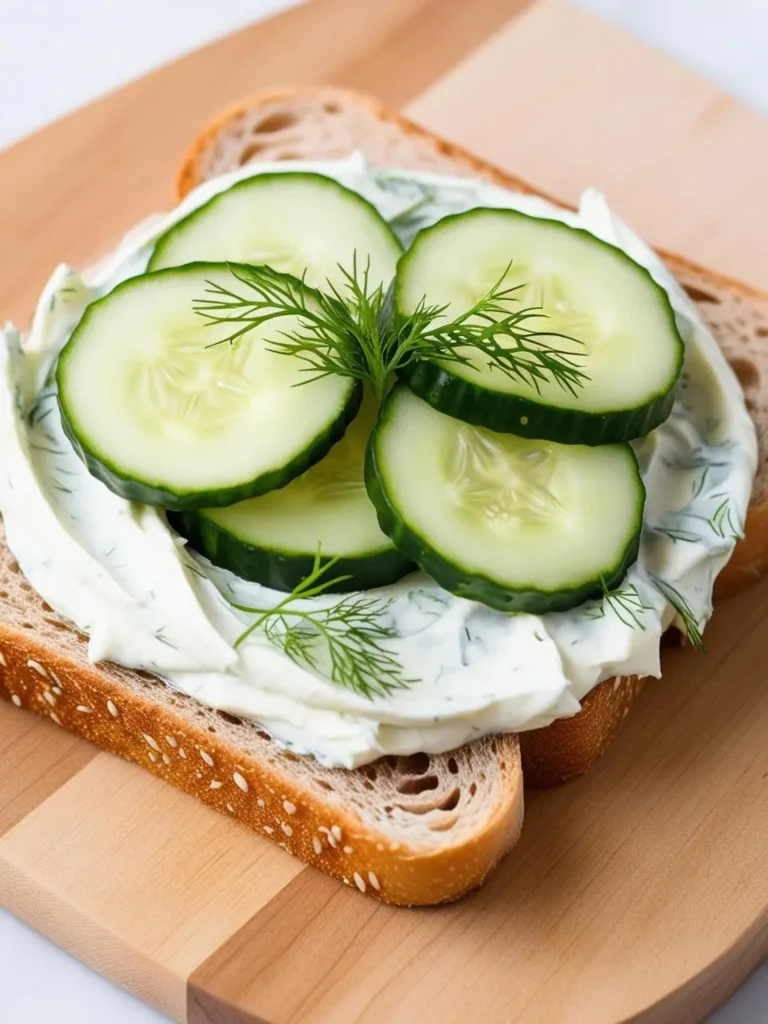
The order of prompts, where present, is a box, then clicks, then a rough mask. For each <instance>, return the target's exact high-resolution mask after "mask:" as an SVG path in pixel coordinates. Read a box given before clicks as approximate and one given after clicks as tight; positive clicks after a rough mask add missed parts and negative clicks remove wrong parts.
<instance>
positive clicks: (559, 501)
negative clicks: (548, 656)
mask: <svg viewBox="0 0 768 1024" xmlns="http://www.w3.org/2000/svg"><path fill="white" fill-rule="evenodd" d="M366 485H367V487H368V493H369V495H370V496H371V500H372V501H373V503H374V505H375V506H376V509H377V512H378V514H379V523H380V525H381V528H382V529H383V530H384V532H385V533H386V534H387V535H388V536H390V537H391V538H392V539H393V541H394V542H395V544H396V545H397V546H398V548H400V550H401V551H403V553H404V554H406V555H408V556H409V557H410V558H411V559H413V561H414V562H416V563H417V564H418V565H419V566H420V567H421V568H422V569H423V570H424V571H425V572H427V573H429V575H430V576H432V577H433V579H435V580H436V581H437V582H438V583H439V584H440V586H442V587H443V588H444V589H445V590H448V591H450V592H451V593H454V594H457V595H459V596H461V597H465V598H470V599H472V600H475V601H480V602H482V603H484V604H487V605H490V606H491V607H493V608H498V609H501V610H503V611H527V612H535V613H537V614H541V613H544V612H548V611H560V610H565V609H568V608H572V607H575V606H576V605H578V604H581V603H582V602H583V601H585V600H587V599H588V598H590V597H594V596H597V595H598V594H599V593H600V592H601V589H602V587H603V586H607V587H612V586H615V585H616V584H617V583H618V582H619V581H620V580H621V579H622V578H623V576H624V574H625V573H626V571H627V569H628V567H629V566H630V565H631V564H632V562H634V560H635V559H636V557H637V551H638V545H639V540H640V531H641V528H642V514H643V504H644V500H645V490H644V487H643V484H642V481H641V479H640V473H639V470H638V466H637V460H636V458H635V455H634V452H633V451H632V449H631V447H630V446H629V445H627V444H618V445H603V446H601V447H596V448H591V447H587V446H583V445H558V444H556V443H554V442H549V441H533V440H528V439H524V438H520V437H516V436H514V435H511V434H494V433H492V432H490V431H487V430H485V429H483V428H477V427H474V426H471V425H469V424H466V423H462V422H461V421H459V420H456V419H453V418H452V417H449V416H446V415H444V414H443V413H439V412H437V411H436V410H434V409H432V408H431V407H430V406H429V405H427V403H426V402H423V401H422V400H421V399H419V398H417V397H416V396H415V395H414V394H413V393H412V392H411V391H410V390H408V389H407V388H406V387H404V386H403V385H398V386H397V387H396V388H395V389H394V390H393V391H392V392H391V393H390V395H389V397H388V398H387V400H386V402H385V405H384V408H383V410H382V414H381V418H380V420H379V423H378V425H377V427H376V429H375V431H374V433H373V435H372V437H371V441H370V444H369V447H368V456H367V462H366Z"/></svg>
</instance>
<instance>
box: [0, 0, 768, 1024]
mask: <svg viewBox="0 0 768 1024" xmlns="http://www.w3.org/2000/svg"><path fill="white" fill-rule="evenodd" d="M295 2H297V0H213V2H212V0H130V2H129V3H118V2H117V0H68V2H59V0H0V149H2V148H3V147H5V146H7V145H10V144H11V143H12V142H14V141H15V140H16V139H18V138H21V137H22V136H23V135H25V134H27V133H28V132H31V131H34V130H35V129H36V128H40V127H41V126H42V125H44V124H46V123H47V122H49V121H51V120H53V119H54V118H56V117H59V116H60V115H62V114H64V113H66V112H68V111H70V110H72V109H73V108H75V107H78V106H81V105H82V104H84V103H88V102H89V101H90V100H91V99H93V98H95V97H96V96H98V95H99V94H101V93H103V92H106V91H108V90H110V89H113V88H115V87H116V86H119V85H121V84H123V83H124V82H126V81H128V80H130V79H132V78H135V77H137V76H138V75H141V74H144V73H145V72H147V71H149V70H151V69H152V68H154V67H156V66H158V65H159V64H162V63H164V62H166V61H168V60H171V59H173V58H174V57H177V56H179V55H180V54H182V53H184V52H187V51H189V50H191V49H193V48H195V47H196V46H199V45H201V44H203V43H205V42H208V41H210V40H211V39H213V38H215V37H216V36H221V35H224V34H225V33H227V32H230V31H232V30H233V29H236V28H239V27H241V26H243V25H246V24H248V23H249V22H251V21H253V20H255V19H257V18H259V17H263V16H266V15H267V14H269V13H271V12H273V11H276V10H279V9H281V8H283V7H288V6H290V5H291V4H292V3H295ZM579 2H580V3H581V5H582V6H584V7H586V8H589V9H590V10H592V11H593V12H595V13H597V14H602V15H605V16H606V17H609V18H611V19H612V20H614V21H616V22H618V23H619V24H620V25H622V26H623V27H624V28H625V29H627V30H628V31H630V32H632V33H634V34H635V35H637V36H638V37H640V38H641V39H643V40H645V41H646V42H648V43H650V44H652V45H654V46H658V47H660V48H661V49H664V50H667V51H668V52H669V53H672V54H673V55H674V56H676V57H677V58H678V59H680V60H682V61H684V62H686V63H688V64H690V65H692V66H693V67H696V68H697V69H698V70H699V71H701V72H702V73H703V74H705V75H707V76H709V77H710V78H711V79H712V80H714V81H716V82H718V84H719V85H721V86H722V87H723V88H725V89H728V90H730V91H731V92H733V93H734V94H736V95H737V96H739V97H741V99H743V100H744V101H745V102H747V103H750V104H752V105H753V106H755V107H756V108H757V109H760V110H763V111H765V112H766V113H768V0H579ZM767 184H768V183H767ZM0 1021H2V1022H4V1024H5V1022H7V1024H43V1022H45V1024H48V1022H49V1021H50V1022H54V1021H55V1022H56V1024H162V1022H165V1021H167V1018H166V1017H164V1016H163V1015H162V1014H159V1013H157V1012H156V1011H154V1010H151V1009H150V1008H149V1007H147V1006H145V1005H144V1004H143V1003H140V1002H139V1001H138V1000H136V999H134V998H133V997H132V996H130V995H128V994H127V993H125V992H123V991H122V990H121V989H118V988H116V987H115V986H114V985H112V984H111V983H110V982H108V981H105V980H104V979H103V978H101V977H100V976H99V975H97V974H95V973H94V972H93V971H91V970H89V968H87V967H84V966H83V965H82V964H80V963H79V962H78V961H76V960H75V959H73V958H72V957H70V956H69V955H68V954H67V953H65V952H63V951H62V950H60V949H59V948H58V947H57V946H54V945H53V944H52V943H50V942H48V941H47V940H46V939H44V938H42V937H41V936H40V935H38V934H37V933H36V932H34V931H32V929H30V928H28V927H27V926H26V925H24V924H22V923H21V922H20V921H18V920H16V919H15V918H13V917H12V916H11V915H10V914H8V913H6V912H5V911H3V910H1V909H0ZM585 1024H586V1022H585ZM670 1024H674V1022H670ZM710 1024H768V965H765V966H763V967H762V969H760V970H759V971H758V972H757V973H756V974H755V975H753V977H752V978H751V979H750V980H749V981H748V982H747V983H746V984H745V985H744V986H743V988H742V989H740V990H739V992H737V993H736V994H735V995H734V996H733V998H732V999H731V1000H729V1002H728V1003H727V1004H726V1005H725V1006H724V1007H723V1008H722V1009H721V1010H719V1011H718V1012H717V1013H716V1014H714V1016H713V1017H712V1018H711V1019H710Z"/></svg>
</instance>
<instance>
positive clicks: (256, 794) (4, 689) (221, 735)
mask: <svg viewBox="0 0 768 1024" xmlns="http://www.w3.org/2000/svg"><path fill="white" fill-rule="evenodd" d="M79 642H80V643H82V644H83V647H84V646H85V641H84V640H80V641H79ZM0 659H2V661H1V662H0V664H1V665H2V674H1V675H0V697H2V698H4V699H5V700H9V701H12V702H13V703H14V704H15V705H16V706H17V707H23V708H27V709H28V710H30V711H34V712H36V713H37V714H39V715H43V716H45V717H46V718H48V719H49V720H51V721H52V722H54V723H55V724H56V725H57V726H60V727H61V728H64V729H67V730H69V731H71V732H75V733H77V734H78V735H79V736H82V737H83V738H84V739H86V740H89V741H91V742H92V743H95V744H97V745H98V746H99V747H101V749H102V750H105V751H107V752H109V753H111V754H117V755H118V756H120V757H123V758H125V759H126V760H129V761H133V762H135V763H136V764H138V765H140V766H141V767H142V768H145V769H146V770H147V771H149V772H152V774H153V775H157V776H158V777H159V778H161V779H164V780H165V781H166V782H169V783H171V785H174V786H176V787H178V788H179V789H182V790H184V791H185V792H186V793H189V794H190V795H191V796H193V797H195V798H196V799H197V800H200V801H201V802H202V803H204V804H207V805H208V806H209V807H212V808H214V810H217V811H219V812H221V813H223V814H226V815H228V816H229V817H231V818H234V819H235V820H236V821H239V822H241V823H242V824H244V825H247V826H249V827H250V828H252V829H254V830H255V831H257V832H260V833H261V834H262V835H264V836H265V837H266V838H268V839H271V840H272V841H274V842H276V843H278V844H279V845H281V846H283V847H284V848H285V849H286V850H288V851H289V852H290V853H292V854H294V855H295V856H297V857H300V858H301V860H304V861H306V862H307V863H308V864H311V865H313V866H314V867H318V868H320V869H321V870H322V871H325V872H326V873H327V874H329V875H333V876H334V877H335V878H338V879H339V880H341V881H343V882H345V883H347V884H348V885H356V886H357V887H358V888H359V889H360V890H361V891H363V892H366V893H367V894H368V895H371V896H374V897H375V898H377V899H380V900H382V901H383V902H386V903H395V904H401V905H417V904H433V903H444V902H447V901H450V900H455V899H457V898H458V897H460V896H462V895H463V894H464V893H466V892H468V891H469V890H470V889H474V888H475V887H477V886H479V885H481V884H482V882H483V881H484V880H485V878H486V877H487V876H488V875H489V874H490V873H491V871H493V869H494V867H495V866H496V865H497V864H498V862H499V860H500V859H501V858H502V856H503V855H504V854H505V853H506V852H507V851H508V850H509V849H510V848H511V847H512V846H513V845H514V843H515V842H516V841H517V838H518V836H519V834H520V829H521V827H522V821H523V786H522V772H521V768H520V748H519V744H518V741H517V737H515V736H505V737H498V738H496V739H493V740H486V741H482V740H481V741H479V743H478V744H475V745H474V746H475V747H476V748H478V749H482V748H483V747H484V746H487V745H488V744H491V743H493V744H496V748H495V749H496V750H497V751H498V753H497V755H496V760H497V761H498V762H499V764H503V765H504V767H503V768H500V769H499V771H500V784H499V786H498V798H497V800H496V802H495V804H494V806H493V807H491V808H487V809H484V812H483V816H482V817H483V820H482V828H481V829H475V830H474V831H473V832H472V834H471V835H470V836H469V838H468V839H466V840H461V839H459V840H457V841H456V840H454V841H452V839H451V833H450V832H449V831H446V832H443V833H441V835H443V836H445V842H444V843H443V844H441V845H439V846H437V847H431V848H430V849H428V850H424V849H422V850H420V849H419V848H418V847H417V846H413V845H409V844H407V843H404V842H396V841H393V839H392V837H391V836H388V835H387V834H386V833H384V832H383V831H377V830H375V829H372V828H371V827H370V825H368V824H366V823H365V822H363V821H361V820H360V819H359V818H358V817H357V816H356V815H355V813H354V809H353V808H351V807H349V806H347V805H345V804H344V803H342V802H335V801H334V794H333V792H332V791H331V792H329V793H328V794H327V797H326V798H321V797H319V796H318V795H317V793H316V792H313V791H312V790H310V789H309V788H306V787H302V786H300V785H298V784H297V782H296V780H295V779H292V778H291V775H290V773H289V772H290V769H287V770H284V771H283V770H281V768H285V767H286V765H289V764H290V761H291V759H293V760H295V758H296V755H293V754H290V753H289V752H287V751H283V750H281V749H280V748H278V747H277V746H276V745H275V744H270V746H271V748H272V749H271V752H270V756H269V758H254V757H249V756H247V755H246V754H244V753H243V751H242V750H239V749H238V748H237V747H236V746H235V745H234V744H233V743H232V742H231V740H229V741H228V740H227V737H226V729H223V730H222V731H221V732H219V731H217V732H216V733H215V734H214V733H212V732H211V731H210V729H209V728H208V726H207V724H206V722H207V719H203V720H202V721H201V720H200V719H196V718H195V707H196V704H197V702H196V701H195V700H194V699H193V698H191V697H187V696H186V695H185V694H182V693H178V694H176V693H175V691H174V697H173V698H172V699H173V700H174V704H173V705H170V704H169V703H168V701H167V700H163V701H162V702H159V701H158V700H156V699H153V693H152V690H153V689H155V693H157V690H156V688H157V687H163V688H164V689H165V690H168V689H169V688H168V687H167V686H166V684H165V683H163V682H161V681H160V680H158V679H154V678H153V677H149V676H146V677H145V679H146V680H147V683H146V689H147V692H146V693H142V692H141V691H139V692H136V691H135V690H132V689H128V688H126V687H125V686H121V684H120V681H119V679H116V678H112V677H111V674H109V673H106V672H104V671H101V670H100V668H99V666H97V665H91V664H88V663H81V662H78V661H75V660H74V659H72V658H69V657H67V656H65V655H63V654H62V653H61V652H60V651H59V650H57V649H56V648H54V647H52V646H51V645H50V644H46V643H43V642H40V641H39V640H38V639H37V638H36V636H35V634H34V633H31V632H29V631H26V630H20V629H16V628H13V627H11V626H9V625H7V624H5V623H3V624H0ZM198 723H200V724H198ZM254 728H255V727H254ZM317 774H318V775H319V776H320V777H325V778H328V779H332V777H333V776H332V773H330V772H327V773H324V770H323V769H322V768H320V767H319V766H318V767H317ZM326 785H328V786H329V789H330V788H331V787H330V785H329V784H328V783H326Z"/></svg>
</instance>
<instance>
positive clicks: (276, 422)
mask: <svg viewBox="0 0 768 1024" xmlns="http://www.w3.org/2000/svg"><path fill="white" fill-rule="evenodd" d="M231 279H232V278H231V273H230V271H229V269H228V267H227V266H226V265H224V264H210V263H196V264H189V265H187V266H185V267H180V268H177V269H170V270H161V271H158V272H157V273H154V274H145V275H143V276H141V277H134V278H130V279H129V280H128V281H125V282H124V283H123V284H121V285H118V287H117V288H115V289H114V291H112V292H110V294H109V295H107V296H105V297H104V298H103V299H100V300H98V301H97V302H94V303H93V304H92V305H90V306H89V307H88V309H87V310H86V312H85V315H84V316H83V318H82V320H81V321H80V323H79V324H78V326H77V328H76V329H75V331H74V333H73V335H72V337H71V338H70V340H69V341H68V342H67V344H66V346H65V347H64V349H63V351H62V354H61V356H60V359H59V364H58V367H57V371H56V380H57V384H58V394H59V406H60V409H61V417H62V423H63V426H64V430H65V431H66V433H67V436H68V437H69V439H70V440H71V442H72V444H73V446H74V448H75V451H77V453H78V454H79V455H80V457H81V458H82V459H83V461H84V462H85V464H86V465H87V466H88V469H89V470H90V472H91V473H92V474H93V475H94V476H96V477H98V478H99V479H100V480H102V481H103V482H104V483H105V484H106V485H107V486H108V487H109V488H111V490H113V491H115V493H116V494H119V495H121V497H123V498H128V499H129V500H131V501H141V502H145V503H146V504H149V505H162V506H164V507H166V508H176V509H180V508H201V507H209V506H214V505H230V504H232V502H234V501H239V500H241V499H243V498H249V497H252V496H253V495H255V494H263V493H264V492H266V491H270V490H272V489H273V488H275V487H282V486H284V485H285V484H287V483H288V482H289V481H290V480H292V479H293V478H294V477H295V476H298V475H299V474H300V473H303V472H304V471H305V470H306V469H308V468H309V467H310V466H311V465H313V463H315V462H317V461H318V460H319V459H321V458H322V457H323V456H324V455H325V454H326V453H327V452H328V450H329V449H330V448H331V446H332V445H333V444H335V442H336V441H338V440H339V439H340V438H341V436H342V435H343V433H344V431H345V429H346V426H347V424H348V423H349V422H350V421H351V420H352V419H353V417H354V415H355V413H356V412H357V410H358V408H359V405H360V399H361V394H362V389H361V386H360V385H359V384H358V383H356V382H352V381H351V380H349V379H345V378H342V377H332V376H329V377H324V378H322V379H320V380H317V381H313V382H312V383H306V380H307V378H306V374H305V373H303V372H302V364H301V362H300V361H299V360H297V359H287V358H286V357H285V356H283V355H276V354H274V353H272V352H270V351H269V350H268V344H267V343H268V341H269V339H270V338H274V337H275V336H276V335H277V334H278V333H279V332H281V331H286V330H291V329H292V328H293V329H295V328H296V326H297V321H296V318H294V317H281V318H279V319H275V320H272V321H269V322H268V323H265V324H262V325H261V326H259V327H256V328H254V329H253V330H252V331H250V332H249V333H248V334H246V335H244V336H243V337H241V338H240V339H239V341H237V342H236V343H235V344H234V345H230V344H226V343H225V344H221V345H215V346H213V347H211V345H212V343H213V342H215V341H216V340H217V339H218V338H223V337H226V336H227V335H228V334H230V333H231V326H230V327H229V328H227V327H226V325H216V326H207V325H206V323H205V321H204V320H203V319H202V318H201V317H200V316H198V315H197V314H196V313H195V312H194V309H193V301H194V300H195V299H199V298H201V297H203V296H204V294H205V289H206V287H207V282H209V281H214V282H216V283H221V284H223V285H228V284H229V283H230V282H231ZM299 383H303V385H304V386H303V387H296V385H297V384H299Z"/></svg>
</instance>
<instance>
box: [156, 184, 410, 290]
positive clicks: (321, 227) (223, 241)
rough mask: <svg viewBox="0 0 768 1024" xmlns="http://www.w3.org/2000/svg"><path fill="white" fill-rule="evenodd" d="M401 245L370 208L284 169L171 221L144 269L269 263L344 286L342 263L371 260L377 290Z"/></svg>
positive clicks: (391, 271) (317, 283)
mask: <svg viewBox="0 0 768 1024" xmlns="http://www.w3.org/2000/svg"><path fill="white" fill-rule="evenodd" d="M401 253H402V246H401V245H400V242H399V241H398V240H397V236H396V235H395V233H394V232H393V231H392V229H391V228H390V226H389V225H388V224H387V222H386V221H385V220H384V218H383V217H382V216H381V215H380V214H379V212H378V210H377V209H376V207H375V206H373V205H372V204H371V203H369V202H368V201H367V200H366V199H363V198H362V196H359V195H358V194H357V192H353V191H352V190H351V189H348V188H345V187H344V186H343V185H340V184H339V183H338V182H336V181H334V180H333V179H332V178H326V177H325V176H324V175H322V174H310V173H305V172H296V171H286V172H280V173H274V174H270V173H267V174H257V175H255V176H254V177H252V178H246V179H245V180H244V181H239V182H238V183H237V184H236V185H233V186H232V187H231V188H229V189H227V190H226V191H225V192H220V193H219V194H218V195H215V196H214V197H213V198H212V199H209V200H208V202H207V203H205V204H204V205H203V206H200V207H198V208H197V209H196V210H194V211H193V212H192V213H190V214H189V216H187V217H185V218H184V220H181V221H179V222H178V223H177V224H174V226H173V227H172V228H170V229H169V230H168V231H167V232H166V233H165V234H164V235H162V236H161V237H160V238H159V239H158V241H157V243H156V244H155V249H154V252H153V253H152V256H151V258H150V261H149V268H148V269H149V270H159V269H161V268H162V267H172V266H179V265H180V264H182V263H190V262H193V261H196V260H210V261H215V262H222V261H225V260H232V261H234V262H239V263H250V264H267V265H268V266H270V267H273V268H274V269H275V270H281V271H284V272H285V273H288V274H293V275H294V276H295V277H301V276H302V275H306V276H305V280H306V282H307V284H309V285H311V286H313V287H315V288H321V289H323V288H325V287H326V283H327V281H330V282H331V283H332V284H334V285H335V286H336V287H339V286H341V285H342V284H343V277H342V275H341V272H340V270H339V264H341V266H342V267H344V268H345V269H346V270H351V269H352V261H353V258H354V257H355V256H356V257H357V263H358V266H359V267H361V268H362V267H365V265H366V261H367V260H370V271H369V280H370V283H371V285H373V286H374V287H375V286H376V285H379V284H384V285H385V286H387V285H389V283H390V282H391V281H392V279H393V278H394V276H395V266H396V264H397V260H398V258H399V257H400V255H401Z"/></svg>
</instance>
